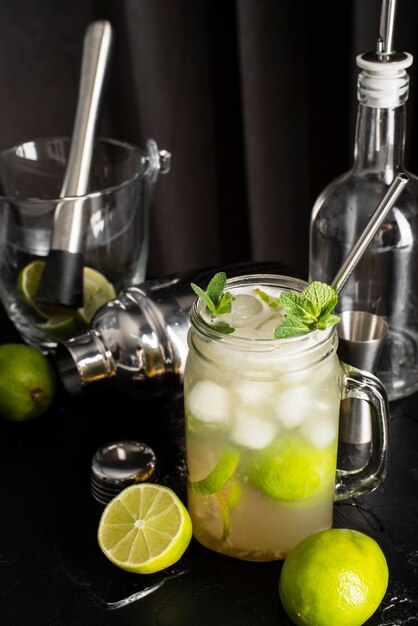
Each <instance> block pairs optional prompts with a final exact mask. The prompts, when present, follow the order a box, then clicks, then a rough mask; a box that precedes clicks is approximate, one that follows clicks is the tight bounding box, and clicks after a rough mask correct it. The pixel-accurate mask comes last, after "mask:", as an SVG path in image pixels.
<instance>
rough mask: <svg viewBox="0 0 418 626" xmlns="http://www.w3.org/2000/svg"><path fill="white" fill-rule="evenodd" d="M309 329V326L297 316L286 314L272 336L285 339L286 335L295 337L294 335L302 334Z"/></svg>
mask: <svg viewBox="0 0 418 626" xmlns="http://www.w3.org/2000/svg"><path fill="white" fill-rule="evenodd" d="M310 330H311V329H310V327H309V326H308V325H307V324H304V323H303V322H302V321H301V320H300V319H299V318H297V317H293V316H291V315H286V317H285V318H284V320H283V321H282V322H281V324H279V325H278V326H277V328H276V330H275V331H274V338H275V339H286V337H296V335H304V334H306V333H308V332H309V331H310Z"/></svg>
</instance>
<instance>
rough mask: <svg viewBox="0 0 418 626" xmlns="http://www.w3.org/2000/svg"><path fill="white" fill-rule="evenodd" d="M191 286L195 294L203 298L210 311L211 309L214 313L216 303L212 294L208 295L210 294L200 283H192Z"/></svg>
mask: <svg viewBox="0 0 418 626" xmlns="http://www.w3.org/2000/svg"><path fill="white" fill-rule="evenodd" d="M190 286H191V288H192V289H193V291H194V292H195V294H196V295H197V296H199V298H202V300H203V302H204V303H205V304H206V306H207V307H208V309H209V311H211V312H212V313H215V305H214V303H213V302H212V299H211V298H210V296H208V294H207V293H206V292H205V291H203V289H201V288H200V287H199V286H198V285H195V284H194V283H191V284H190Z"/></svg>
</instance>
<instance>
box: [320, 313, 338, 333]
mask: <svg viewBox="0 0 418 626" xmlns="http://www.w3.org/2000/svg"><path fill="white" fill-rule="evenodd" d="M340 321H341V318H340V317H338V315H326V316H323V317H321V318H320V319H319V320H318V322H317V324H316V327H317V328H319V330H325V328H328V326H334V325H335V324H338V323H339V322H340Z"/></svg>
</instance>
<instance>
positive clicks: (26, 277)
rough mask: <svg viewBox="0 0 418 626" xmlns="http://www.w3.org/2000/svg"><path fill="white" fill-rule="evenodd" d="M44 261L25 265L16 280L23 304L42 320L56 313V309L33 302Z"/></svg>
mask: <svg viewBox="0 0 418 626" xmlns="http://www.w3.org/2000/svg"><path fill="white" fill-rule="evenodd" d="M44 267H45V262H44V261H32V263H29V265H26V266H25V267H24V268H23V269H22V270H21V271H20V272H19V276H18V278H17V289H18V293H19V295H20V297H21V299H22V300H23V302H24V303H25V304H26V306H28V307H29V308H30V309H31V310H32V311H33V312H35V313H37V314H38V315H39V316H40V317H41V318H43V319H49V318H50V317H53V316H54V315H55V314H56V313H57V308H58V307H43V306H39V305H38V304H36V302H35V299H34V298H35V295H36V293H37V291H38V288H39V283H40V282H41V276H42V272H43V271H44Z"/></svg>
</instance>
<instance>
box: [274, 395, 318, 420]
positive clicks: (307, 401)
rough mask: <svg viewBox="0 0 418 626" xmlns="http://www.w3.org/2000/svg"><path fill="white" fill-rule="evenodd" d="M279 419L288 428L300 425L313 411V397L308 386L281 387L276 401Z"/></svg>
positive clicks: (276, 411)
mask: <svg viewBox="0 0 418 626" xmlns="http://www.w3.org/2000/svg"><path fill="white" fill-rule="evenodd" d="M275 413H276V416H277V419H278V420H279V421H280V422H281V423H282V424H283V426H285V427H286V428H294V427H296V426H300V424H302V423H303V422H304V421H305V420H306V419H307V418H308V417H309V415H310V413H311V397H310V394H309V390H308V389H307V388H306V387H297V386H296V387H289V388H287V389H281V390H280V391H279V392H278V394H277V398H276V401H275Z"/></svg>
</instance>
